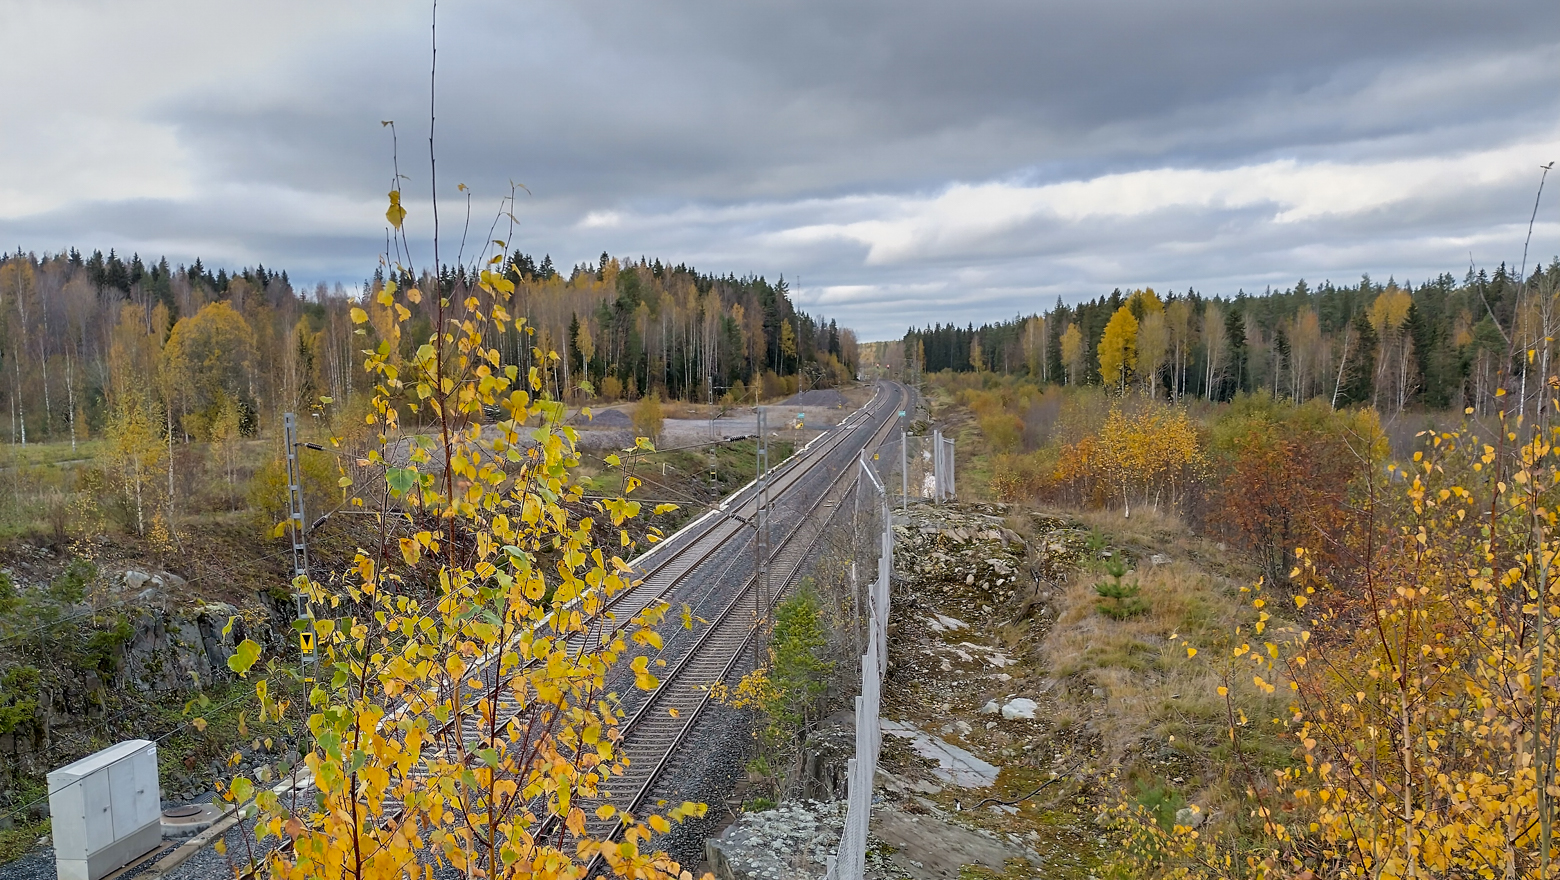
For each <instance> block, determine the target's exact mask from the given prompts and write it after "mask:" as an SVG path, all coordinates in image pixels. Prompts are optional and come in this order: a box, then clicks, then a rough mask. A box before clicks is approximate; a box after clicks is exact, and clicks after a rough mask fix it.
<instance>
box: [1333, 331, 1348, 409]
mask: <svg viewBox="0 0 1560 880" xmlns="http://www.w3.org/2000/svg"><path fill="white" fill-rule="evenodd" d="M1348 362H1349V328H1348V327H1344V328H1343V357H1341V358H1339V359H1338V381H1336V382H1334V383H1333V395H1332V408H1333V409H1337V408H1338V392H1339V390H1341V389H1342V388H1343V365H1344V364H1346V363H1348Z"/></svg>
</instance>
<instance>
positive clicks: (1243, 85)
mask: <svg viewBox="0 0 1560 880" xmlns="http://www.w3.org/2000/svg"><path fill="white" fill-rule="evenodd" d="M1557 14H1560V13H1557V9H1556V7H1554V6H1553V4H1549V3H1540V2H1520V3H1502V4H1471V3H1466V2H1451V0H1439V2H1345V0H1324V2H1311V3H1292V4H1273V3H1261V4H1259V3H1239V2H1213V0H1195V2H1181V3H1174V4H1165V3H1147V2H1142V0H1105V2H1092V3H1077V2H1019V0H981V2H960V3H946V2H929V0H903V2H887V0H881V2H879V0H874V2H852V3H840V2H824V0H807V2H785V3H781V2H772V0H760V2H749V3H729V2H715V0H697V2H683V3H679V4H676V5H668V4H644V3H640V2H629V0H587V2H582V3H576V4H512V3H501V2H497V0H486V2H468V3H446V4H444V5H443V6H442V7H441V19H440V37H441V51H440V78H439V108H440V109H439V118H440V127H439V154H440V162H439V178H440V181H441V183H442V184H443V185H442V187H441V192H442V196H441V197H442V198H443V199H444V204H445V205H446V208H445V210H444V212H443V213H444V224H443V227H444V230H445V244H446V247H447V248H449V249H450V250H453V249H454V243H453V242H454V240H455V239H454V238H453V237H452V236H457V237H458V234H459V230H460V223H461V219H462V217H463V212H464V208H463V205H462V204H461V203H460V197H459V196H458V195H457V194H456V193H455V190H454V187H455V184H456V183H458V182H464V183H467V184H471V185H473V187H474V188H475V191H476V194H477V197H476V199H475V201H474V209H473V213H474V217H475V220H474V224H473V225H474V226H475V227H476V230H474V231H473V235H474V236H478V237H480V234H481V233H482V232H485V229H486V222H487V221H488V220H489V219H490V218H491V216H492V211H493V209H494V206H495V203H496V201H497V199H498V198H499V197H500V196H501V195H503V194H506V193H507V192H508V191H509V181H510V180H518V181H521V182H524V183H525V184H527V185H528V186H529V187H530V191H531V193H532V195H527V194H524V193H522V194H521V197H520V202H519V204H518V205H517V212H516V213H517V216H518V217H519V218H520V227H519V230H518V232H519V234H518V236H517V240H518V242H519V243H520V245H521V246H522V247H524V248H525V249H526V250H529V251H534V252H536V253H538V254H540V253H543V252H548V253H551V254H552V255H553V257H554V259H555V260H556V261H558V262H560V263H562V264H564V265H568V264H570V263H573V262H575V261H579V260H586V259H593V258H594V256H595V255H596V254H599V253H600V252H601V251H602V250H603V249H607V250H610V251H612V252H614V253H624V254H635V255H637V254H641V253H643V254H647V255H652V256H661V257H670V258H671V259H673V260H674V261H682V260H686V261H689V262H692V263H694V264H695V265H698V266H700V267H701V268H705V269H708V270H711V271H717V272H726V271H734V272H738V273H745V272H754V273H759V274H765V275H768V276H770V277H773V276H775V275H778V274H780V273H781V272H784V273H786V274H787V276H788V277H790V278H795V277H796V276H800V277H801V286H800V296H801V298H802V299H803V301H804V302H810V301H812V302H817V306H818V307H819V308H821V309H823V310H825V311H828V312H829V313H830V314H839V315H840V316H841V317H843V318H846V319H848V320H849V321H852V322H854V323H856V324H857V325H858V326H859V327H860V328H861V329H862V330H863V331H864V335H866V336H874V335H882V334H897V333H898V332H899V331H900V330H902V329H903V325H905V324H907V323H910V322H911V321H918V322H924V321H929V320H948V319H953V320H959V321H961V322H962V321H966V320H981V319H983V318H987V317H997V316H1002V315H1006V314H1010V313H1011V312H1013V311H1017V310H1031V309H1034V308H1038V307H1040V306H1042V305H1049V304H1050V303H1051V302H1052V301H1054V299H1055V297H1056V296H1057V295H1063V296H1066V297H1068V298H1077V297H1080V296H1085V295H1095V294H1098V293H1100V292H1102V291H1108V289H1109V288H1110V287H1114V286H1117V285H1118V284H1121V285H1127V284H1136V283H1154V284H1159V285H1174V286H1175V287H1177V288H1178V289H1180V288H1184V287H1185V286H1187V285H1195V286H1197V287H1198V288H1199V289H1207V290H1211V291H1213V292H1233V289H1234V288H1236V287H1239V286H1243V285H1244V286H1247V287H1248V288H1250V287H1252V286H1254V285H1257V284H1263V283H1269V282H1272V281H1279V282H1281V283H1289V281H1292V280H1293V277H1296V276H1298V275H1301V274H1304V275H1306V276H1307V277H1310V278H1313V280H1315V279H1317V278H1320V277H1322V276H1325V275H1328V274H1330V275H1331V276H1332V277H1334V278H1335V279H1342V278H1345V277H1350V278H1352V277H1353V276H1354V275H1356V274H1358V272H1359V271H1371V272H1373V273H1375V274H1381V275H1385V274H1387V273H1391V272H1394V271H1397V272H1400V273H1402V274H1404V275H1408V276H1409V277H1414V278H1416V279H1417V278H1421V277H1423V276H1424V275H1427V274H1430V273H1432V272H1433V271H1440V270H1441V269H1444V268H1448V267H1451V266H1456V265H1460V264H1461V263H1462V262H1464V261H1465V260H1466V253H1465V252H1463V251H1462V250H1454V249H1453V248H1452V246H1451V245H1450V244H1449V242H1453V241H1458V242H1462V241H1465V240H1468V239H1470V238H1472V239H1475V240H1477V241H1478V242H1479V243H1480V244H1481V246H1484V247H1485V250H1486V251H1487V252H1486V253H1481V254H1476V257H1477V258H1478V259H1480V260H1481V261H1485V262H1490V261H1498V259H1500V258H1502V257H1508V258H1509V257H1510V256H1512V254H1511V251H1512V250H1514V249H1515V248H1519V247H1520V242H1518V243H1517V245H1516V246H1515V248H1514V247H1513V246H1512V245H1510V244H1509V243H1508V244H1505V245H1501V246H1496V244H1495V243H1493V241H1491V242H1490V243H1489V244H1487V245H1485V244H1483V243H1484V242H1485V240H1486V239H1487V238H1488V236H1489V234H1491V231H1492V230H1499V231H1501V232H1503V233H1505V232H1509V231H1510V230H1509V229H1507V228H1506V227H1507V225H1509V224H1511V223H1513V222H1514V221H1515V220H1520V219H1522V213H1523V211H1524V208H1523V203H1524V202H1526V201H1527V200H1529V199H1530V198H1531V190H1530V189H1529V188H1527V185H1526V184H1522V185H1520V186H1518V185H1517V184H1515V183H1511V182H1509V181H1508V182H1503V183H1500V184H1498V185H1492V186H1489V187H1486V188H1475V189H1466V188H1464V189H1459V190H1457V191H1456V192H1455V193H1446V194H1439V195H1438V194H1437V193H1435V192H1426V193H1422V194H1411V195H1409V196H1406V197H1405V198H1403V199H1401V200H1400V201H1398V202H1397V203H1395V204H1394V205H1392V206H1391V207H1390V208H1387V209H1383V210H1380V211H1361V212H1355V213H1352V214H1348V215H1342V216H1329V217H1321V218H1315V219H1311V220H1306V221H1304V222H1298V223H1287V224H1279V223H1275V222H1273V213H1274V210H1273V208H1272V207H1271V206H1263V205H1256V206H1247V207H1242V208H1239V209H1197V208H1187V207H1177V208H1175V209H1172V210H1168V211H1164V212H1156V213H1150V214H1147V215H1143V216H1134V217H1130V218H1114V219H1101V218H1087V219H1084V220H1079V221H1075V222H1061V221H1058V220H1056V219H1054V218H1049V219H1048V218H1046V217H1044V216H1040V217H1036V218H1031V219H1030V220H1028V221H1026V222H1023V223H1018V224H1015V225H1011V226H1008V227H1005V228H1003V229H1001V230H998V231H995V232H993V233H992V234H991V235H989V236H987V237H984V238H980V239H978V240H973V241H970V242H967V243H964V244H961V245H959V246H958V247H953V248H951V249H941V250H939V249H935V248H934V249H929V250H927V251H926V252H925V253H917V254H912V255H911V256H909V257H907V258H904V259H900V260H897V261H894V262H890V263H886V264H885V263H876V264H872V265H868V264H867V262H866V254H867V249H866V248H865V247H864V246H863V245H861V244H859V243H856V242H850V241H844V240H840V239H837V238H834V239H824V240H818V241H812V242H807V243H799V242H796V241H783V240H778V239H776V237H775V235H774V234H775V233H777V232H779V231H782V230H787V229H795V228H798V227H802V226H808V225H813V224H819V223H849V222H857V221H866V220H874V219H885V218H892V216H893V215H894V212H895V211H896V210H897V208H896V205H897V204H898V202H899V201H901V200H914V199H916V198H919V197H923V196H925V195H927V194H935V193H938V192H941V191H942V190H943V189H944V188H945V187H947V186H948V185H950V184H952V183H959V182H963V183H977V184H978V183H984V182H988V181H993V180H999V181H1013V182H1016V183H1030V184H1033V183H1048V182H1057V181H1067V180H1082V179H1089V178H1092V177H1096V176H1098V175H1101V174H1111V173H1120V172H1129V171H1135V170H1142V169H1154V168H1164V167H1174V168H1202V169H1229V168H1237V167H1241V166H1246V165H1252V164H1256V163H1263V162H1268V161H1271V160H1273V159H1278V158H1295V159H1297V160H1300V161H1302V162H1321V163H1328V162H1344V163H1346V162H1360V161H1374V162H1381V161H1391V160H1396V159H1405V158H1413V157H1436V156H1444V155H1451V154H1458V153H1462V152H1466V151H1468V150H1474V149H1481V148H1488V147H1492V146H1499V145H1501V144H1506V143H1511V142H1516V141H1520V140H1523V139H1530V140H1531V139H1536V140H1538V141H1543V140H1544V139H1545V138H1550V137H1552V132H1553V129H1552V127H1551V126H1552V125H1553V122H1552V121H1553V120H1554V119H1555V118H1556V116H1557V113H1556V111H1557V110H1560V93H1556V91H1555V90H1554V88H1553V83H1552V71H1553V69H1554V65H1555V63H1556V62H1557V61H1560V40H1557V39H1556V38H1555V37H1554V36H1553V35H1554V34H1555V33H1557V31H1556V29H1555V27H1554V25H1555V24H1556V22H1555V20H1554V19H1555V18H1556V16H1557ZM214 25H220V22H215V21H214ZM425 26H426V7H425V5H424V4H422V3H402V4H397V5H396V6H394V7H393V8H392V9H390V10H388V11H386V12H383V13H380V14H373V15H365V17H364V19H363V22H362V25H361V27H354V28H347V29H345V30H341V29H336V30H332V31H330V32H328V33H324V32H322V33H319V34H307V33H305V34H300V35H298V38H297V41H296V44H295V45H290V46H288V47H285V51H281V52H280V53H279V54H278V56H277V57H278V59H279V60H278V61H276V62H275V63H273V64H272V65H271V66H270V67H269V68H268V69H266V70H264V71H261V72H259V73H253V74H237V73H233V74H228V73H225V72H224V71H222V70H201V71H192V72H191V76H190V78H189V84H188V86H187V87H185V88H183V89H180V90H177V91H175V92H172V93H168V94H164V95H161V96H159V97H158V98H157V100H156V101H155V102H154V103H153V104H152V109H151V110H150V111H149V118H151V119H152V120H154V121H158V122H162V123H165V124H169V125H172V126H174V127H175V128H176V130H177V132H178V137H179V140H180V142H181V143H182V144H183V145H184V146H185V148H186V152H187V153H188V154H189V155H191V156H192V157H193V158H192V163H193V164H192V165H191V166H190V167H189V168H188V170H189V171H190V172H191V174H192V175H193V176H194V177H195V179H196V180H197V181H198V183H199V189H198V193H197V195H196V196H195V197H194V198H193V199H191V200H180V201H177V202H174V201H171V200H155V199H143V200H135V201H129V202H121V203H113V204H93V203H73V204H69V205H64V206H61V207H59V208H56V209H55V210H53V211H50V212H48V213H46V214H42V215H33V216H28V217H24V218H15V219H10V220H0V241H9V242H14V243H17V244H22V245H24V246H28V247H41V248H57V247H60V246H63V245H69V244H79V245H84V246H103V247H105V248H106V247H108V246H116V247H119V248H120V249H121V250H132V249H139V250H141V251H142V252H143V253H149V252H154V251H158V249H162V250H165V251H166V252H167V253H168V254H169V256H170V257H172V258H178V257H181V256H183V257H186V258H187V257H189V256H193V255H196V254H199V255H202V256H205V257H206V258H207V259H208V260H210V259H213V258H218V259H231V260H233V261H253V260H263V261H264V262H266V263H267V264H268V265H273V266H286V267H288V268H289V269H290V270H292V271H293V274H294V275H295V276H302V277H309V276H310V275H313V276H316V277H320V278H326V279H336V278H340V279H342V280H348V281H350V280H354V279H359V278H361V277H363V275H365V274H367V273H368V272H370V271H372V267H373V262H374V258H375V255H376V254H377V253H378V251H379V249H380V247H381V246H382V237H381V234H380V233H379V231H378V226H379V220H378V214H379V211H380V210H382V209H377V208H376V209H372V210H369V209H368V208H367V207H365V214H364V217H363V218H362V220H361V221H360V222H358V223H355V224H354V223H350V222H346V221H342V220H339V219H337V218H338V217H339V215H340V213H341V206H354V205H363V206H373V205H377V204H379V203H380V200H382V198H383V193H384V191H385V190H386V189H387V188H388V186H389V183H390V179H391V157H390V139H389V133H388V132H387V131H386V130H384V129H382V128H381V127H380V125H379V121H380V120H381V119H395V120H396V121H397V129H398V133H399V136H400V140H399V143H400V160H401V167H402V170H403V172H405V173H406V174H407V175H408V176H409V178H410V181H409V182H408V184H407V188H408V191H409V192H410V193H411V194H413V195H414V196H416V197H417V198H418V199H421V198H423V197H424V196H425V194H426V191H427V183H428V182H427V163H426V136H427V129H426V118H427V112H428V107H427V66H426V65H427V32H426V30H425ZM233 37H234V35H231V34H221V33H216V32H214V33H213V34H212V35H211V38H212V39H233ZM235 51H244V47H243V46H242V41H241V40H239V41H238V42H237V45H236V46H235ZM83 63H87V64H93V63H102V64H105V68H104V73H103V75H104V76H112V75H113V72H112V70H110V69H109V67H108V66H107V62H97V61H93V60H90V59H87V60H84V61H83ZM130 63H136V62H130ZM146 63H151V62H146ZM10 85H12V84H7V83H0V86H6V87H9V86H10ZM81 101H82V102H83V103H87V102H89V101H90V96H89V95H83V96H81ZM3 150H4V147H3V142H0V162H3V161H4V160H5V155H4V152H3ZM1549 158H1560V157H1551V156H1542V155H1536V156H1534V157H1533V162H1532V164H1534V165H1536V164H1537V162H1538V161H1542V160H1547V159H1549ZM1513 179H1515V178H1513ZM307 194H320V195H322V196H326V197H329V198H331V199H334V200H337V202H338V203H339V205H338V207H337V208H334V209H332V210H331V211H330V212H329V214H330V216H329V217H328V218H324V219H322V218H320V217H312V216H306V215H307V214H308V212H307V211H303V210H301V209H300V208H299V203H298V199H300V198H305V197H306V196H307ZM852 197H860V198H854V199H853V198H852ZM412 207H413V210H414V216H413V222H414V230H415V232H418V233H426V228H427V222H426V213H425V207H424V206H422V205H421V204H420V203H417V202H414V203H413V205H412ZM419 209H422V210H423V213H422V214H418V213H417V211H418V210H419ZM289 212H296V216H293V215H290V214H289ZM592 212H598V213H601V212H617V213H619V214H620V215H621V216H622V217H623V221H622V223H621V225H617V226H612V225H599V224H598V225H589V224H584V225H582V224H581V221H582V220H583V219H584V218H585V217H586V216H587V215H590V214H591V213H592ZM451 218H454V219H453V220H452V219H451ZM452 229H453V230H455V232H453V233H452V232H451V231H450V230H452ZM1480 236H1484V238H1480ZM1464 250H1465V249H1464ZM1283 279H1288V280H1287V281H1285V280H1283ZM844 288H861V290H860V291H858V292H856V293H853V294H846V293H837V294H836V293H829V294H825V293H824V292H823V291H825V290H826V289H828V290H835V291H839V290H843V289H844Z"/></svg>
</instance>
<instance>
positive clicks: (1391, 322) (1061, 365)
mask: <svg viewBox="0 0 1560 880" xmlns="http://www.w3.org/2000/svg"><path fill="white" fill-rule="evenodd" d="M1517 275H1518V273H1516V272H1512V271H1510V270H1509V269H1508V268H1507V267H1506V265H1505V264H1501V265H1500V266H1499V267H1498V268H1497V269H1496V270H1495V271H1494V273H1493V274H1492V273H1489V272H1487V271H1486V270H1483V269H1480V270H1478V271H1474V270H1473V269H1471V268H1470V269H1469V271H1468V273H1467V274H1466V275H1465V276H1464V277H1463V279H1462V280H1461V281H1458V280H1457V279H1456V278H1454V277H1453V276H1452V275H1450V274H1442V275H1440V276H1439V277H1437V278H1434V279H1432V280H1429V281H1426V282H1424V283H1423V284H1420V285H1419V286H1417V287H1416V286H1414V285H1413V284H1411V283H1405V284H1402V285H1399V284H1398V283H1397V282H1396V281H1395V280H1391V279H1389V280H1388V281H1387V283H1386V284H1380V283H1377V282H1375V281H1372V280H1371V278H1370V276H1369V275H1366V276H1364V277H1363V278H1361V279H1360V282H1359V283H1358V284H1355V285H1352V286H1348V285H1343V286H1340V285H1334V284H1333V283H1331V282H1326V283H1324V284H1322V285H1321V286H1319V287H1314V288H1313V287H1311V286H1310V285H1308V284H1307V283H1306V282H1305V281H1304V280H1303V279H1302V280H1300V281H1299V282H1297V283H1296V284H1295V285H1294V286H1293V287H1291V288H1289V289H1286V290H1282V291H1268V292H1266V293H1263V294H1261V295H1247V294H1246V293H1244V292H1242V293H1239V294H1237V295H1236V296H1234V297H1229V298H1221V297H1205V296H1202V295H1200V294H1198V293H1197V292H1196V291H1194V290H1188V291H1186V292H1185V293H1181V294H1170V295H1168V296H1161V295H1159V294H1157V293H1156V292H1155V291H1154V290H1152V289H1146V290H1135V291H1131V292H1123V291H1121V290H1119V289H1118V290H1115V291H1113V292H1112V293H1111V294H1110V295H1109V296H1102V297H1099V298H1097V299H1094V300H1092V301H1090V302H1085V303H1080V304H1078V305H1074V306H1068V305H1064V304H1063V303H1062V302H1061V301H1060V300H1058V301H1057V304H1056V306H1055V307H1054V308H1053V309H1051V310H1050V311H1049V312H1044V313H1039V314H1034V315H1031V316H1029V317H1027V318H1026V317H1022V316H1020V317H1015V318H1013V319H1012V320H1010V321H1003V322H998V323H990V324H984V325H981V326H979V327H976V326H974V325H967V326H965V327H959V326H956V325H952V324H949V325H936V326H932V327H927V328H912V329H911V330H909V331H908V332H907V333H906V334H905V336H904V339H903V352H904V356H905V358H906V360H907V362H908V365H909V366H910V368H911V369H912V370H924V371H927V372H938V371H941V370H952V371H955V372H965V371H977V370H987V371H993V372H998V373H1004V374H1009V375H1027V376H1029V377H1032V378H1033V379H1035V380H1038V381H1039V382H1040V383H1042V384H1045V383H1052V384H1060V385H1083V384H1100V385H1106V386H1111V387H1114V388H1116V389H1117V390H1118V391H1126V390H1128V389H1130V388H1140V389H1141V390H1142V391H1143V392H1144V393H1147V394H1149V395H1151V396H1154V397H1159V398H1166V399H1175V400H1181V399H1185V398H1201V399H1205V400H1213V401H1218V400H1230V399H1232V398H1234V397H1235V396H1236V395H1238V394H1241V393H1243V392H1262V393H1266V394H1269V395H1271V396H1273V397H1278V398H1286V399H1289V400H1293V401H1296V402H1301V401H1305V400H1309V399H1311V398H1318V397H1320V398H1324V399H1326V400H1327V401H1328V402H1329V403H1330V404H1331V405H1334V406H1345V405H1350V404H1369V405H1372V406H1375V407H1376V408H1378V409H1380V410H1381V411H1383V412H1389V413H1393V412H1401V411H1402V410H1404V409H1408V408H1415V407H1418V408H1423V409H1434V410H1439V409H1447V408H1452V407H1456V408H1462V407H1467V406H1472V407H1474V408H1475V409H1476V410H1477V411H1478V412H1479V413H1480V414H1481V415H1482V414H1484V413H1486V412H1488V411H1490V404H1491V403H1492V401H1493V400H1494V398H1495V396H1496V393H1497V391H1498V384H1499V383H1498V381H1497V377H1498V376H1500V375H1501V372H1502V368H1503V367H1504V368H1505V370H1506V374H1507V375H1511V376H1520V375H1523V374H1524V372H1525V370H1524V366H1523V364H1522V363H1520V361H1521V358H1520V357H1516V356H1514V355H1513V354H1511V353H1512V352H1518V353H1520V352H1521V351H1524V350H1526V349H1529V348H1533V347H1534V346H1535V345H1537V344H1538V342H1539V341H1540V340H1542V339H1543V338H1545V337H1546V336H1549V335H1552V332H1546V330H1545V327H1546V326H1552V325H1548V324H1546V317H1547V316H1546V315H1544V314H1543V309H1544V304H1545V303H1547V302H1549V299H1548V298H1547V297H1535V296H1523V295H1522V291H1523V290H1524V289H1528V290H1533V289H1547V290H1554V289H1555V287H1556V285H1560V259H1557V260H1555V261H1553V262H1551V263H1550V264H1549V265H1548V266H1547V267H1542V268H1539V269H1535V270H1534V272H1533V273H1532V275H1530V276H1529V278H1528V279H1527V284H1526V285H1524V284H1523V282H1522V280H1521V279H1520V278H1518V277H1517ZM1508 337H1512V338H1508ZM1508 360H1509V361H1510V362H1509V363H1508V362H1507V361H1508Z"/></svg>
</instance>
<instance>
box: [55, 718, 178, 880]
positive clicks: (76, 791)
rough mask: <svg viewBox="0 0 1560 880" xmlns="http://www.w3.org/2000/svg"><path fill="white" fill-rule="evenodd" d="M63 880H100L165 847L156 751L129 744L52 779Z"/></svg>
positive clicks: (91, 757) (142, 742)
mask: <svg viewBox="0 0 1560 880" xmlns="http://www.w3.org/2000/svg"><path fill="white" fill-rule="evenodd" d="M49 813H50V815H51V816H52V818H53V835H54V858H55V866H56V869H57V871H58V874H59V880H99V878H101V877H103V876H104V875H105V874H108V873H110V872H111V871H114V870H117V869H118V868H120V867H122V866H124V865H125V864H126V863H128V862H129V861H130V860H132V859H134V858H136V857H138V856H141V855H143V854H145V853H147V852H150V851H151V850H153V849H155V848H157V846H158V845H160V844H161V843H162V822H161V818H162V793H161V791H160V790H159V788H158V780H157V745H156V744H155V743H152V742H149V741H147V740H144V739H138V740H128V741H126V742H122V743H119V744H118V745H114V746H110V747H108V748H106V749H104V750H103V751H101V752H98V753H97V754H95V755H89V756H87V757H85V758H82V759H81V760H80V761H77V762H75V763H73V764H68V765H66V766H64V767H61V768H60V769H58V770H55V771H54V772H53V773H50V774H49Z"/></svg>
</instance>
